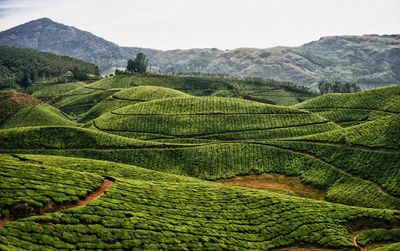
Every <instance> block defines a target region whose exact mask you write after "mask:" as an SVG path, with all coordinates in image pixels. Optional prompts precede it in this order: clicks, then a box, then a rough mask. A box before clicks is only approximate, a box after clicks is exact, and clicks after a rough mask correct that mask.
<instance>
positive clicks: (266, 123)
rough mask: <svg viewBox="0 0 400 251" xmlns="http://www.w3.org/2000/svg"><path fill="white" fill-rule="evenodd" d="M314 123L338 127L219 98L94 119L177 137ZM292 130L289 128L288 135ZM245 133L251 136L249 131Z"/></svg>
mask: <svg viewBox="0 0 400 251" xmlns="http://www.w3.org/2000/svg"><path fill="white" fill-rule="evenodd" d="M313 124H326V127H320V128H319V130H332V129H334V128H337V127H335V125H334V124H329V123H328V121H326V120H325V119H323V118H321V117H319V116H315V115H313V114H310V113H307V112H303V111H300V110H297V109H292V108H287V107H279V106H271V105H267V104H262V103H258V102H252V101H246V100H241V99H229V98H221V97H189V98H171V99H161V100H155V101H150V102H144V103H138V104H134V105H130V106H126V107H123V108H120V109H117V110H114V111H112V112H110V113H107V114H104V115H102V116H100V117H99V118H97V119H96V120H95V126H96V127H97V128H99V129H101V130H105V131H109V132H137V133H151V134H161V135H166V136H176V137H178V138H179V137H213V138H224V135H221V136H220V135H219V134H229V133H230V134H229V136H231V137H233V138H234V137H235V135H236V134H235V133H237V135H238V138H240V137H242V138H244V137H243V135H244V134H243V135H241V134H239V133H241V132H243V133H246V132H250V133H255V132H260V131H266V130H277V129H285V128H297V127H302V126H307V125H313ZM310 128H311V126H310ZM310 128H309V129H310ZM303 129H304V128H303ZM295 132H296V130H291V132H288V134H290V133H295ZM298 132H299V133H300V135H301V134H307V130H303V131H300V130H298ZM281 133H282V134H283V133H285V132H281ZM279 134H280V133H279V132H278V135H279ZM261 135H262V134H261V133H259V134H257V136H261ZM248 136H249V137H254V135H252V134H250V135H248ZM266 136H268V135H266ZM234 139H235V138H234Z"/></svg>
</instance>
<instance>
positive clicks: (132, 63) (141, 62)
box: [126, 52, 148, 74]
mask: <svg viewBox="0 0 400 251" xmlns="http://www.w3.org/2000/svg"><path fill="white" fill-rule="evenodd" d="M147 65H148V60H147V59H146V56H145V55H144V54H143V53H141V52H140V53H138V54H137V55H136V58H135V59H134V60H133V59H129V60H128V64H127V66H126V70H127V71H128V72H131V73H139V74H144V73H146V70H147Z"/></svg>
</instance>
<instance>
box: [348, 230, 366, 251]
mask: <svg viewBox="0 0 400 251" xmlns="http://www.w3.org/2000/svg"><path fill="white" fill-rule="evenodd" d="M357 237H358V234H356V233H354V234H353V235H352V236H351V240H352V241H353V243H354V245H355V246H356V247H357V248H359V250H360V251H368V249H367V248H366V247H361V246H360V245H358V241H357Z"/></svg>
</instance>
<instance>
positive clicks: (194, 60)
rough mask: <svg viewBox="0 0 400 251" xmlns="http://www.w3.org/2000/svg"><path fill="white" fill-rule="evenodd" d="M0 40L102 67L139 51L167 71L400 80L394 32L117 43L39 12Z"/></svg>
mask: <svg viewBox="0 0 400 251" xmlns="http://www.w3.org/2000/svg"><path fill="white" fill-rule="evenodd" d="M132 43H134V42H132ZM0 45H7V46H15V47H22V48H33V49H37V50H40V51H47V52H52V53H56V54H60V55H67V56H71V57H75V58H78V59H82V60H84V61H87V62H92V63H95V64H96V65H98V66H99V67H100V68H101V70H102V71H107V70H109V69H110V68H115V67H125V66H126V62H127V60H128V59H129V58H133V57H134V55H136V54H137V53H138V52H143V53H144V54H146V55H147V56H148V58H149V60H150V62H151V65H152V68H153V69H154V70H155V71H162V72H169V73H172V72H175V73H177V72H186V73H191V72H201V73H212V74H226V75H231V76H251V77H261V78H274V79H277V80H280V81H289V82H294V83H299V84H304V85H308V84H311V83H314V82H319V81H342V82H350V83H357V84H361V85H363V86H364V87H367V88H370V87H375V86H382V85H393V84H398V83H400V68H399V65H400V64H399V63H400V62H399V58H400V57H399V55H400V54H399V53H400V36H399V35H383V36H379V35H364V36H334V37H323V38H321V39H320V40H318V41H313V42H310V43H307V44H305V45H302V46H300V47H276V48H268V49H255V48H238V49H234V50H229V51H222V50H218V49H215V48H213V49H190V50H169V51H160V50H155V49H147V48H138V47H120V46H118V45H116V44H114V43H112V42H109V41H106V40H104V39H102V38H100V37H97V36H95V35H93V34H91V33H89V32H86V31H82V30H79V29H77V28H74V27H71V26H66V25H63V24H60V23H56V22H53V21H52V20H50V19H48V18H42V19H38V20H34V21H31V22H28V23H26V24H22V25H19V26H17V27H14V28H11V29H9V30H6V31H2V32H0Z"/></svg>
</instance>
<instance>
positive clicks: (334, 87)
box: [318, 81, 361, 94]
mask: <svg viewBox="0 0 400 251" xmlns="http://www.w3.org/2000/svg"><path fill="white" fill-rule="evenodd" d="M318 89H319V91H320V93H321V94H327V93H351V92H359V91H361V88H360V87H359V86H358V85H356V84H349V83H340V82H337V81H336V82H333V83H328V82H321V83H319V85H318Z"/></svg>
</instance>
